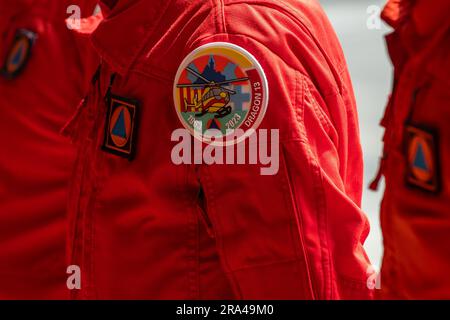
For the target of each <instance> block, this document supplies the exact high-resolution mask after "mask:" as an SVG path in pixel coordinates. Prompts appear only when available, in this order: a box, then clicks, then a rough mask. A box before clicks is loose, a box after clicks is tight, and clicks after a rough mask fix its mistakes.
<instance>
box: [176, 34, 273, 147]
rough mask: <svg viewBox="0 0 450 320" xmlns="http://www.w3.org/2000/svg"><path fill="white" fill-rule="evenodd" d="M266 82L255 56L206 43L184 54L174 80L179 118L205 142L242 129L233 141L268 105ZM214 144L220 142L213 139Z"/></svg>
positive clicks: (236, 48)
mask: <svg viewBox="0 0 450 320" xmlns="http://www.w3.org/2000/svg"><path fill="white" fill-rule="evenodd" d="M268 97H269V96H268V85H267V79H266V76H265V74H264V71H263V69H262V67H261V66H260V64H259V63H258V61H257V60H256V59H255V58H254V57H253V56H252V55H251V54H250V53H249V52H248V51H246V50H245V49H243V48H241V47H239V46H236V45H233V44H230V43H224V42H215V43H210V44H207V45H204V46H201V47H199V48H198V49H196V50H194V51H193V52H192V53H191V54H189V55H188V56H187V57H186V58H185V59H184V61H183V63H182V64H181V66H180V68H179V70H178V73H177V76H176V79H175V84H174V104H175V107H176V111H177V114H178V117H179V118H180V121H181V122H182V123H183V125H184V127H185V128H187V129H188V130H189V131H190V132H191V134H193V135H194V136H197V137H198V136H200V137H201V138H202V139H203V141H206V142H207V143H208V142H211V140H212V136H214V138H215V139H214V141H217V138H218V137H219V138H223V137H225V136H227V135H231V134H232V133H234V132H235V131H236V130H237V129H242V130H240V132H242V135H241V136H240V137H237V138H236V141H234V142H238V140H239V141H241V140H242V139H245V138H246V137H247V136H248V135H249V134H251V133H252V132H253V131H252V130H250V129H256V128H257V127H258V126H259V125H260V123H261V121H262V119H263V118H264V115H265V112H266V110H267V105H268ZM219 144H220V143H219Z"/></svg>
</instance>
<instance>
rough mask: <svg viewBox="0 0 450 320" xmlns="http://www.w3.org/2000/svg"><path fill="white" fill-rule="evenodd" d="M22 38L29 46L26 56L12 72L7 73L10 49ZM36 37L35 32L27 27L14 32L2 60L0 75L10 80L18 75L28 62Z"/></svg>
mask: <svg viewBox="0 0 450 320" xmlns="http://www.w3.org/2000/svg"><path fill="white" fill-rule="evenodd" d="M22 38H25V39H26V40H27V41H28V44H29V47H28V51H27V53H26V56H25V58H24V60H23V62H22V65H21V66H20V67H19V68H18V69H17V70H16V71H14V72H13V73H9V72H8V71H7V67H8V66H7V64H8V60H9V58H10V56H11V50H12V49H13V48H14V46H15V44H16V43H17V42H18V41H19V40H20V39H22ZM36 39H37V34H36V33H35V32H33V31H31V30H27V29H18V30H17V32H16V35H15V37H14V41H13V42H12V43H11V47H10V49H9V51H8V53H7V54H6V57H5V61H4V62H3V66H2V68H1V70H0V73H1V75H2V76H3V77H4V78H6V79H8V80H12V79H14V78H16V77H17V76H18V75H20V73H22V71H23V70H24V69H25V67H26V66H27V64H28V61H29V60H30V57H31V51H32V49H33V45H34V42H35V41H36Z"/></svg>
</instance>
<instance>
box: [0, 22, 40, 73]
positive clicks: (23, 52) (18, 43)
mask: <svg viewBox="0 0 450 320" xmlns="http://www.w3.org/2000/svg"><path fill="white" fill-rule="evenodd" d="M34 40H35V34H34V33H33V32H31V31H28V30H19V31H18V32H17V35H16V37H15V39H14V42H13V44H12V46H11V49H10V50H9V52H8V54H7V56H6V60H5V64H4V66H3V70H2V71H3V75H4V76H5V77H7V78H14V77H15V76H17V75H18V74H19V73H20V72H21V71H22V70H23V68H24V67H25V65H26V63H27V62H28V58H29V57H30V52H31V47H32V45H33V42H34Z"/></svg>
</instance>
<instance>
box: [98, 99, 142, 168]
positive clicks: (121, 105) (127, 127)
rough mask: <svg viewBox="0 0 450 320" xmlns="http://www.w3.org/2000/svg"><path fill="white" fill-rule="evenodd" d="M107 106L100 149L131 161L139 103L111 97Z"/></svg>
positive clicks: (133, 152)
mask: <svg viewBox="0 0 450 320" xmlns="http://www.w3.org/2000/svg"><path fill="white" fill-rule="evenodd" d="M108 104H109V106H108V112H107V118H106V123H105V138H104V142H103V147H102V149H103V150H104V151H106V152H109V153H112V154H114V155H117V156H120V157H123V158H127V159H128V160H130V161H131V160H133V158H134V156H135V152H136V139H137V130H138V128H137V127H138V126H137V124H138V119H139V118H138V117H139V102H138V101H137V100H133V99H128V98H123V97H119V96H115V95H111V96H110V97H109V99H108Z"/></svg>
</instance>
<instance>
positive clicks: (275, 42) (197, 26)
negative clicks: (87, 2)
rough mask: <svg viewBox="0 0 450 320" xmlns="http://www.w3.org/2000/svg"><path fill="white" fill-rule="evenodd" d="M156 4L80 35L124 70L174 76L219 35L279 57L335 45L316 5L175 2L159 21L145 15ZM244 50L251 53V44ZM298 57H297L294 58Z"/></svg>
mask: <svg viewBox="0 0 450 320" xmlns="http://www.w3.org/2000/svg"><path fill="white" fill-rule="evenodd" d="M126 1H128V0H126ZM156 2H158V1H156ZM162 2H165V1H161V3H162ZM150 3H154V2H152V1H141V2H137V3H136V4H130V6H134V5H139V6H141V7H139V8H135V9H132V8H128V7H127V6H124V7H127V10H124V11H123V12H116V11H115V9H114V8H113V10H112V11H110V12H109V13H108V14H109V15H110V16H107V17H106V18H105V19H102V20H99V19H98V18H97V19H92V18H91V19H90V20H84V22H86V23H85V24H82V27H83V28H82V29H81V30H79V32H81V33H85V34H86V33H91V38H92V39H93V41H92V42H93V43H94V46H95V47H96V48H97V49H98V51H99V53H100V55H102V56H104V59H105V60H106V61H107V62H108V61H109V62H111V63H112V64H115V65H116V66H117V68H118V70H119V71H120V70H122V71H126V70H129V68H130V67H132V66H135V67H136V66H139V65H140V63H142V64H152V65H153V66H155V69H158V68H157V67H161V68H162V69H164V70H167V71H170V70H169V69H168V68H167V67H169V68H170V67H172V69H173V68H175V67H173V66H170V65H171V63H172V62H171V61H179V62H181V60H182V59H183V58H184V56H186V55H187V54H189V52H191V51H192V50H195V47H196V46H198V44H199V43H200V42H202V41H201V40H203V39H207V38H208V37H211V38H213V37H214V36H216V35H219V34H222V35H233V36H236V37H237V36H239V37H241V38H242V39H247V40H248V41H251V42H254V43H259V44H261V45H262V46H265V47H266V48H267V49H268V50H269V51H270V52H273V53H274V54H278V55H286V53H287V51H289V50H292V49H295V48H296V47H301V46H302V45H307V46H309V47H310V48H311V49H314V48H313V45H314V43H316V44H317V43H320V42H324V43H325V42H329V41H321V38H323V37H328V36H329V34H334V33H333V32H330V31H331V30H332V28H331V25H329V23H328V20H327V19H326V16H325V14H324V13H323V11H322V10H321V8H320V6H319V5H318V4H316V3H315V2H309V1H308V2H306V1H292V0H282V1H274V0H264V1H250V0H249V1H233V0H227V1H202V2H196V1H185V0H172V1H167V2H165V3H167V6H164V7H161V8H163V10H161V12H158V13H157V14H156V13H155V17H154V19H152V17H148V12H149V11H148V10H145V8H146V7H145V5H147V4H150ZM130 12H132V13H133V15H131V14H130ZM152 23H153V24H152ZM97 24H98V27H97ZM212 41H214V40H212ZM309 44H313V45H309ZM239 45H241V46H243V47H244V48H245V46H246V44H245V41H242V42H241V43H239ZM245 49H247V50H251V48H245ZM319 51H321V50H318V52H319ZM296 55H298V53H297V54H295V53H292V54H291V56H292V58H296ZM286 59H287V58H286ZM169 60H171V61H169Z"/></svg>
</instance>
